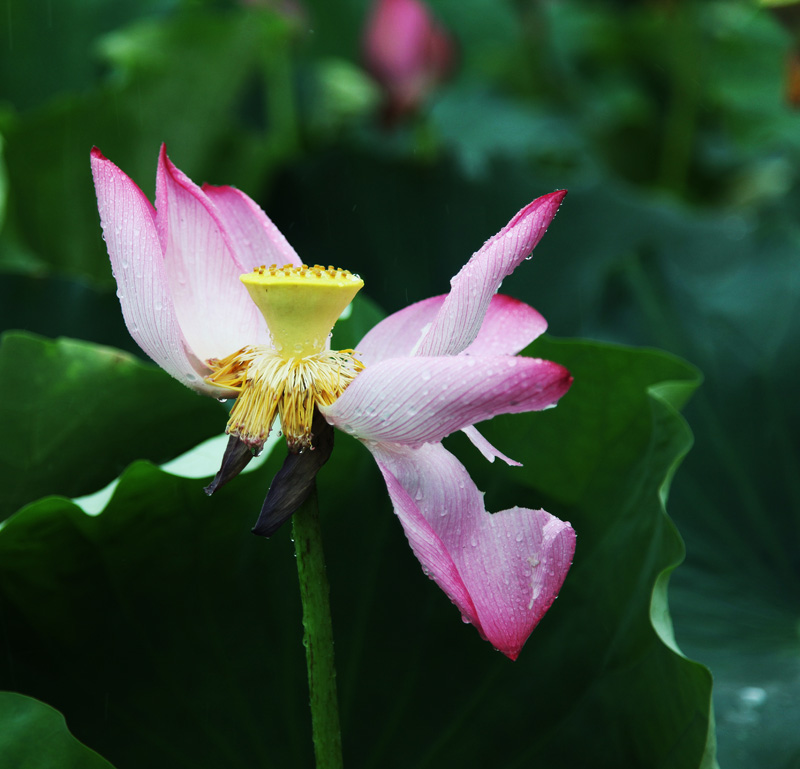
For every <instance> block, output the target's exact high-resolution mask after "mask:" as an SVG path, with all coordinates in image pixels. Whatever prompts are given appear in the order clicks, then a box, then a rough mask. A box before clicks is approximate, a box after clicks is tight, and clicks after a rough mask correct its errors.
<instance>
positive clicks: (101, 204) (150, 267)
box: [91, 148, 229, 397]
mask: <svg viewBox="0 0 800 769" xmlns="http://www.w3.org/2000/svg"><path fill="white" fill-rule="evenodd" d="M91 164H92V176H93V178H94V185H95V190H96V192H97V207H98V210H99V212H100V223H101V225H102V227H103V237H104V239H105V241H106V247H107V248H108V255H109V257H110V259H111V268H112V271H113V273H114V277H115V279H116V281H117V296H118V297H119V301H120V305H121V306H122V316H123V318H124V319H125V325H126V326H127V327H128V331H130V334H131V336H132V337H133V339H134V340H135V342H136V344H138V345H139V347H141V348H142V350H144V352H146V353H147V354H148V355H149V356H150V357H151V358H152V359H153V360H154V361H155V362H156V363H157V364H158V365H159V366H161V368H163V369H164V370H165V371H166V372H167V373H168V374H170V375H172V376H173V377H175V379H177V380H179V381H180V382H183V383H184V384H185V385H187V386H189V387H191V388H193V389H195V390H198V391H200V392H203V393H205V394H207V395H212V396H216V397H226V396H227V395H229V391H228V390H226V389H224V388H219V387H212V386H211V385H208V384H207V383H206V382H204V381H203V379H202V377H203V376H205V375H206V374H207V373H209V371H208V369H207V368H206V367H205V366H204V365H203V364H202V363H201V362H200V361H198V360H197V357H196V355H195V354H193V351H192V350H191V348H190V347H189V346H188V345H187V343H186V340H185V339H184V336H183V334H182V332H181V327H180V325H179V323H178V318H177V315H176V313H175V307H174V305H173V303H172V296H171V294H170V291H169V286H168V284H167V278H166V272H165V267H164V260H163V256H162V252H161V245H160V242H159V238H158V233H157V230H156V221H155V211H154V209H153V206H152V205H151V204H150V201H149V200H148V199H147V197H146V196H145V195H144V193H143V192H142V191H141V190H140V189H139V187H138V186H137V185H136V184H135V183H134V182H133V181H132V180H131V179H130V177H128V176H127V174H125V173H123V172H122V171H121V170H120V169H119V168H117V166H115V165H114V164H113V163H112V162H111V161H110V160H108V159H106V158H105V157H104V156H103V154H102V153H101V152H100V150H98V149H97V148H94V149H93V150H92V153H91Z"/></svg>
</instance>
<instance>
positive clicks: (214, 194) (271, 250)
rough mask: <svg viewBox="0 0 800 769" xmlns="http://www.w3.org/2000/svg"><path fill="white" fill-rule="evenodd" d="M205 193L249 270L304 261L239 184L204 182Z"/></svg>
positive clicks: (246, 269)
mask: <svg viewBox="0 0 800 769" xmlns="http://www.w3.org/2000/svg"><path fill="white" fill-rule="evenodd" d="M203 192H205V194H206V195H208V197H209V198H211V200H212V201H213V202H214V205H215V206H216V207H217V211H218V213H219V217H220V219H221V220H222V223H223V225H224V226H225V231H226V232H227V233H228V237H229V239H230V242H231V243H232V245H233V247H234V248H235V249H236V258H237V260H238V262H239V264H240V265H241V266H242V267H243V268H244V271H245V272H249V271H250V270H252V269H253V268H254V267H258V266H260V265H262V264H264V265H266V266H269V265H271V264H277V265H278V267H282V266H283V265H284V264H293V265H295V266H296V267H299V266H300V265H301V264H302V262H301V261H300V257H299V256H298V255H297V253H296V252H295V250H294V249H293V248H292V247H291V246H290V245H289V241H287V240H286V238H285V237H283V235H282V234H281V231H280V230H279V229H278V228H277V227H276V226H275V225H274V224H273V223H272V222H271V221H270V219H269V218H268V217H267V215H266V214H265V213H264V212H263V211H262V210H261V208H260V207H259V206H258V205H257V204H256V203H255V202H254V201H253V200H251V199H250V198H249V197H248V196H247V195H245V194H244V193H243V192H242V191H241V190H237V189H236V188H235V187H212V186H211V185H210V184H204V185H203Z"/></svg>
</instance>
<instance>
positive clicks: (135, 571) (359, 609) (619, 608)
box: [0, 342, 713, 769]
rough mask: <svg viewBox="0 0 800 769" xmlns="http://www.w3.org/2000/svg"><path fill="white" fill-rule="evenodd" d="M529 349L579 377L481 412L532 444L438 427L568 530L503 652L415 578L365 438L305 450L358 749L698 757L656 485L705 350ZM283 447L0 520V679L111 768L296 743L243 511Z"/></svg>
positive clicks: (285, 661) (288, 646)
mask: <svg viewBox="0 0 800 769" xmlns="http://www.w3.org/2000/svg"><path fill="white" fill-rule="evenodd" d="M534 352H535V353H536V354H541V355H547V356H549V357H550V358H552V359H555V360H560V361H562V362H564V363H565V364H567V365H568V366H570V367H571V369H572V370H573V372H574V373H575V375H576V385H575V387H574V390H573V392H571V393H570V394H568V395H567V396H566V397H565V398H564V399H563V401H562V403H561V404H560V405H559V407H558V408H557V409H555V410H553V411H548V412H545V413H542V414H536V415H530V416H524V417H509V418H508V419H505V420H498V423H497V425H495V424H494V423H490V425H489V426H488V430H487V434H489V435H490V436H491V437H492V439H493V440H495V441H496V442H497V443H498V444H500V446H501V447H502V449H503V450H505V451H507V452H508V453H509V454H511V455H512V456H518V457H519V458H521V459H524V460H526V467H525V468H513V469H511V468H509V469H505V468H503V467H498V466H496V465H488V464H486V463H484V461H483V460H482V459H480V458H478V459H476V460H475V461H474V462H473V461H472V459H473V458H474V457H475V455H476V452H475V451H474V449H472V448H471V447H469V446H463V447H462V446H461V445H460V441H459V440H458V439H453V440H449V444H450V445H451V448H454V449H455V450H456V451H457V452H458V453H459V454H460V455H462V456H464V457H465V458H469V460H470V461H469V464H470V466H471V467H474V468H475V473H476V477H478V478H479V481H480V485H481V486H483V487H484V488H487V490H488V494H487V505H488V507H489V509H492V510H497V509H500V508H501V507H505V506H507V505H510V504H520V505H528V506H532V507H536V506H539V505H545V506H547V507H548V508H549V509H551V510H552V511H553V512H555V513H557V514H559V515H561V516H563V517H565V518H567V519H569V520H570V521H571V522H572V524H573V525H574V526H575V528H576V530H577V532H578V550H577V554H576V559H575V563H574V566H573V568H572V571H571V573H570V574H569V576H568V577H567V581H566V583H565V586H564V588H563V590H562V594H561V597H560V599H559V600H558V601H557V602H556V604H555V605H554V606H553V608H552V609H551V611H550V613H549V614H548V615H547V617H546V618H545V619H544V620H543V622H542V623H541V625H540V626H539V627H538V628H537V629H536V630H535V632H534V634H533V636H532V637H531V639H530V641H529V642H528V644H527V646H526V648H525V649H524V650H523V653H522V655H521V657H520V659H519V660H518V662H516V663H511V662H510V661H508V660H507V659H505V658H504V657H502V656H501V655H500V654H498V653H497V652H495V651H493V650H492V649H491V647H490V646H489V645H488V644H486V643H485V642H484V641H482V640H480V638H479V637H478V635H477V633H476V632H475V631H474V630H473V629H472V628H470V627H468V626H465V625H463V624H462V623H461V622H460V621H459V615H458V612H457V610H456V609H455V608H453V607H452V606H451V605H450V604H449V603H448V601H447V599H446V598H445V597H444V596H443V595H442V594H441V592H440V591H439V590H438V589H437V588H436V587H435V586H434V585H433V583H431V582H429V581H428V580H426V579H425V578H424V576H423V575H422V573H421V570H420V568H419V565H418V563H417V562H416V560H415V559H414V557H413V555H412V554H411V552H410V550H409V548H408V546H407V544H406V542H405V538H404V537H403V535H402V530H401V528H400V526H399V524H398V523H397V521H396V520H395V519H394V517H393V516H392V514H391V506H390V504H389V500H388V497H387V494H386V490H385V487H384V485H383V482H382V479H381V477H380V474H379V472H378V470H377V468H376V466H375V465H374V462H373V461H372V459H371V457H370V455H369V454H368V452H367V451H366V450H365V449H364V447H363V446H361V445H360V444H359V443H358V442H356V441H354V440H352V439H350V438H348V437H347V436H343V435H341V434H339V435H337V446H336V449H335V451H334V455H333V458H332V459H331V461H330V462H329V463H328V465H326V467H325V468H324V469H323V470H322V472H321V473H320V476H319V488H320V494H319V496H320V501H321V508H322V516H323V527H324V529H325V534H326V549H327V555H328V571H329V577H330V581H331V591H332V602H333V613H334V634H335V637H336V653H337V657H338V664H339V676H338V680H339V686H340V698H341V703H342V724H343V733H344V745H345V754H346V755H345V760H346V761H347V762H348V764H349V765H351V766H362V767H407V766H414V767H433V766H437V767H450V766H452V767H455V766H459V767H476V768H477V767H485V766H489V765H491V766H497V767H502V768H507V769H511V768H512V767H522V766H528V765H544V766H552V767H560V766H565V767H566V766H584V765H587V762H589V763H591V765H592V766H597V767H615V769H616V767H619V765H620V761H624V763H625V765H626V766H631V767H637V766H641V767H654V766H663V767H679V768H681V769H682V768H683V767H687V769H689V768H691V769H694V768H695V767H711V766H713V758H712V753H713V747H712V742H711V738H710V735H711V734H712V733H713V732H712V728H711V722H710V686H711V682H710V675H709V674H708V671H706V670H705V668H703V667H701V666H700V665H697V664H696V663H693V662H691V661H689V660H687V659H686V658H684V657H683V656H682V655H681V654H680V653H679V652H678V651H677V650H676V649H675V646H674V642H673V640H672V638H671V633H670V625H669V615H668V612H667V607H666V582H667V578H668V574H669V571H670V570H671V569H672V568H673V567H674V566H675V565H676V564H677V563H678V562H679V560H680V558H681V556H682V547H681V542H680V539H679V537H678V535H677V534H676V532H675V529H674V527H673V526H672V524H671V523H670V521H669V519H668V518H667V517H666V514H665V513H664V510H663V506H662V499H663V498H664V497H665V496H666V489H667V487H668V479H669V478H670V477H671V475H672V472H673V471H674V469H675V467H676V465H677V462H678V461H679V459H680V457H681V456H682V455H683V453H684V452H685V451H686V450H687V448H688V446H689V442H690V434H689V432H688V429H687V427H686V425H685V423H684V422H683V420H682V419H681V417H680V416H679V415H678V413H677V411H676V407H677V406H678V405H680V404H681V403H682V401H683V400H684V399H685V397H686V396H687V395H688V393H689V391H690V390H691V389H692V387H693V386H694V384H695V382H696V374H695V372H694V371H693V370H692V369H691V368H689V367H688V366H686V365H685V364H683V363H681V362H680V361H678V360H676V359H674V358H671V357H669V356H665V355H662V354H659V353H654V352H647V351H637V350H631V349H622V348H614V347H608V346H603V345H599V344H591V343H581V342H542V343H541V344H540V345H539V346H538V347H536V348H535V349H534ZM668 383H672V384H668ZM462 448H463V450H462ZM282 453H283V451H282V449H281V450H276V451H275V452H274V455H273V456H271V457H270V458H269V460H268V461H267V464H266V466H265V467H264V468H263V469H259V470H256V471H255V472H253V473H251V474H249V475H243V476H240V477H239V478H237V479H236V480H235V481H234V482H232V483H230V484H229V485H228V486H226V487H225V488H223V489H222V490H221V491H220V492H218V493H217V494H215V495H214V496H213V497H212V498H207V497H205V495H204V494H203V493H202V485H203V482H202V481H198V480H190V479H183V478H177V477H173V476H170V475H168V474H167V473H165V472H163V471H161V470H159V469H157V468H155V467H153V466H151V465H149V464H146V463H141V462H140V463H136V464H134V465H133V466H131V467H130V468H129V469H128V470H127V471H126V472H125V473H124V474H123V476H122V478H121V481H120V483H119V485H118V487H117V489H116V492H115V494H114V496H113V498H112V500H111V501H110V503H109V504H108V506H107V508H106V509H105V511H104V512H102V513H101V514H100V515H99V516H97V517H89V516H87V515H85V514H84V513H83V512H82V511H81V510H80V509H79V508H78V507H76V506H75V505H73V504H72V503H71V502H70V501H68V500H66V499H62V498H56V497H52V498H49V499H44V500H41V501H39V502H36V503H33V504H31V505H29V506H28V507H26V508H24V509H23V510H21V511H20V512H18V513H17V514H16V515H15V516H13V517H12V518H10V519H9V521H8V522H7V523H6V525H5V527H4V528H3V529H2V530H0V605H1V606H2V612H3V617H4V622H5V626H6V631H5V641H4V643H5V644H6V645H7V648H6V649H5V650H4V653H3V655H2V665H3V667H2V668H1V669H0V685H2V686H5V687H7V688H14V689H16V690H18V691H20V692H23V693H25V694H28V695H30V696H35V697H37V698H39V699H41V700H43V701H45V702H47V703H49V704H51V705H52V706H54V707H57V708H59V709H60V710H61V711H62V712H63V713H64V714H65V716H66V718H67V723H68V725H69V727H70V729H71V730H72V732H73V733H74V734H75V735H76V737H77V738H78V739H80V740H81V741H83V742H85V743H86V744H87V745H89V746H90V747H92V748H93V749H95V750H97V751H99V752H100V753H101V754H102V755H103V756H105V757H106V758H107V759H109V760H110V761H112V762H113V763H114V764H115V765H116V766H117V767H118V768H119V769H126V767H131V768H133V767H139V766H142V765H147V766H152V767H155V768H156V769H159V768H160V767H173V766H176V765H179V766H187V767H188V766H192V767H198V768H199V769H203V768H204V767H209V769H210V768H211V767H215V768H216V767H219V766H225V767H230V768H231V769H236V768H237V767H243V768H244V767H247V769H252V767H256V766H275V767H284V766H301V765H305V764H307V763H308V762H309V761H310V760H311V757H310V735H309V727H308V716H307V713H306V703H305V701H306V689H305V683H304V674H305V665H304V662H303V657H302V645H301V643H300V637H301V627H300V617H299V607H298V605H297V589H296V587H295V584H296V576H295V575H294V574H293V567H294V559H293V557H292V553H291V544H290V542H289V531H288V530H287V529H284V530H282V531H281V532H279V533H278V534H277V535H276V536H275V537H273V538H272V539H270V540H261V539H257V538H255V537H252V536H251V535H250V534H249V527H250V526H251V525H252V524H253V522H254V521H255V518H256V516H257V513H258V509H259V506H260V504H261V501H262V499H263V496H264V493H265V491H266V487H267V485H268V483H269V479H270V478H271V477H272V474H273V473H274V472H275V470H276V469H277V467H278V466H279V462H280V461H281V460H282V456H281V454H282ZM410 734H411V735H414V739H409V736H408V735H410ZM575 735H582V736H581V739H576V737H575Z"/></svg>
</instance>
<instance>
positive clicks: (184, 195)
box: [156, 146, 266, 360]
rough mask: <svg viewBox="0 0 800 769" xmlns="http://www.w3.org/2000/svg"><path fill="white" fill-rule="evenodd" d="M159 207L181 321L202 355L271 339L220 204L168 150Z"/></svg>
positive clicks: (163, 160) (221, 353) (161, 169)
mask: <svg viewBox="0 0 800 769" xmlns="http://www.w3.org/2000/svg"><path fill="white" fill-rule="evenodd" d="M156 209H157V214H156V223H157V225H158V229H159V236H160V239H161V244H162V248H163V251H164V262H165V265H166V275H167V279H168V281H169V286H170V292H171V294H172V297H173V301H174V303H175V310H176V313H177V316H178V321H179V322H180V324H181V330H182V331H183V334H184V336H185V337H186V340H187V341H188V342H189V344H190V345H191V348H192V350H194V352H195V353H196V354H197V356H198V357H199V358H201V359H202V360H208V359H209V358H223V357H225V356H226V355H230V354H231V353H234V352H236V351H237V350H239V349H241V348H242V347H244V346H245V345H248V344H253V343H255V342H257V341H258V340H260V339H265V338H266V330H265V326H266V324H265V322H264V319H263V317H262V316H261V313H259V311H258V308H257V307H256V306H255V305H254V304H253V303H252V302H251V301H250V298H249V297H248V295H247V290H246V289H245V287H244V286H243V285H242V282H241V281H240V280H239V276H240V275H241V274H242V273H244V272H246V271H247V270H245V269H244V267H243V266H242V265H241V264H240V263H239V261H238V260H237V258H236V256H235V249H234V247H233V246H232V244H231V243H230V241H229V240H228V237H227V234H226V233H225V229H224V226H223V224H222V222H221V219H220V215H219V212H218V211H217V209H216V206H215V205H214V203H213V202H212V201H211V199H210V198H209V197H208V196H207V195H206V194H205V193H204V192H203V191H202V190H201V189H200V188H199V187H198V186H197V185H196V184H195V183H194V182H193V181H192V180H191V179H189V177H188V176H186V175H185V174H184V173H183V172H182V171H180V170H179V169H178V168H176V166H175V165H173V163H172V162H171V161H170V160H169V158H168V157H167V153H166V148H165V147H163V146H162V148H161V155H160V156H159V161H158V175H157V181H156Z"/></svg>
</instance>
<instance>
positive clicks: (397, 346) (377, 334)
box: [356, 294, 447, 366]
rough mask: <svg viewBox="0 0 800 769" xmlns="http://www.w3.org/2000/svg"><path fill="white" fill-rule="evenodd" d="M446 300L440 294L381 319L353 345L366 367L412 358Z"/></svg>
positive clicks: (443, 295)
mask: <svg viewBox="0 0 800 769" xmlns="http://www.w3.org/2000/svg"><path fill="white" fill-rule="evenodd" d="M446 297H447V295H446V294H442V295H441V296H432V297H431V298H430V299H423V300H422V301H421V302H416V303H415V304H410V305H409V306H408V307H404V308H403V309H402V310H399V311H398V312H396V313H394V314H393V315H390V316H389V317H388V318H384V320H382V321H381V322H380V323H378V324H377V325H376V326H373V327H372V328H371V329H370V330H369V331H368V332H367V334H366V336H365V337H364V338H363V339H362V340H361V341H360V342H359V343H358V344H357V345H356V350H357V351H358V353H359V357H360V358H361V359H362V360H363V361H364V363H365V364H366V365H367V366H371V365H373V364H375V363H378V362H380V361H382V360H386V359H387V358H405V357H408V356H409V355H412V354H413V353H414V350H415V348H416V347H417V346H418V345H419V343H420V340H421V339H422V334H423V333H424V332H425V330H426V329H427V328H428V327H429V326H430V324H431V323H433V321H434V319H435V318H436V315H437V313H438V312H439V309H440V308H441V306H442V304H444V300H445V299H446Z"/></svg>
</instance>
